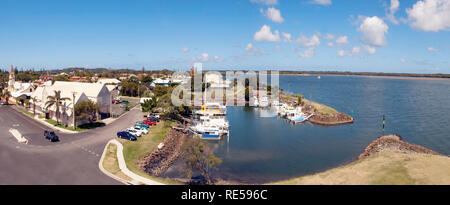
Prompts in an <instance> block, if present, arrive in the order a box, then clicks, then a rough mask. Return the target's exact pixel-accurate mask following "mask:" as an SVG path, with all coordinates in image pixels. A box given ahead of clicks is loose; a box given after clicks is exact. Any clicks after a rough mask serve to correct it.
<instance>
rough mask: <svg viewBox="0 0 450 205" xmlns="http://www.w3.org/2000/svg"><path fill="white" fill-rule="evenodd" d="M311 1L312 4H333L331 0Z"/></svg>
mask: <svg viewBox="0 0 450 205" xmlns="http://www.w3.org/2000/svg"><path fill="white" fill-rule="evenodd" d="M311 3H312V4H319V5H324V6H329V5H331V4H332V2H331V0H312V1H311Z"/></svg>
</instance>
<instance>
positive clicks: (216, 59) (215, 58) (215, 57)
mask: <svg viewBox="0 0 450 205" xmlns="http://www.w3.org/2000/svg"><path fill="white" fill-rule="evenodd" d="M222 60H223V59H222V58H221V57H219V56H214V61H216V62H222Z"/></svg>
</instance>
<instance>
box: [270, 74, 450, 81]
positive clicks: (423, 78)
mask: <svg viewBox="0 0 450 205" xmlns="http://www.w3.org/2000/svg"><path fill="white" fill-rule="evenodd" d="M279 75H284V76H321V75H322V76H355V77H366V78H377V79H400V80H432V81H450V77H431V76H430V77H426V76H394V75H359V74H347V73H345V74H344V73H342V74H338V73H333V74H329V73H311V74H309V73H305V74H302V73H298V74H297V73H292V74H289V73H280V74H279Z"/></svg>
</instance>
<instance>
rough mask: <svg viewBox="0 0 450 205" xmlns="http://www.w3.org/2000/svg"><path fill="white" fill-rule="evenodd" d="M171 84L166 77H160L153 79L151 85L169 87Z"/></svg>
mask: <svg viewBox="0 0 450 205" xmlns="http://www.w3.org/2000/svg"><path fill="white" fill-rule="evenodd" d="M171 85H172V82H171V81H170V80H168V79H166V80H163V79H161V78H157V79H155V80H154V81H152V83H151V86H152V87H155V86H166V87H169V86H171Z"/></svg>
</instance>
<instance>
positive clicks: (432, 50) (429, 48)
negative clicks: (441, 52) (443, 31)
mask: <svg viewBox="0 0 450 205" xmlns="http://www.w3.org/2000/svg"><path fill="white" fill-rule="evenodd" d="M427 50H428V51H430V52H438V50H437V49H435V48H433V47H431V46H430V47H428V48H427Z"/></svg>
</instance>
